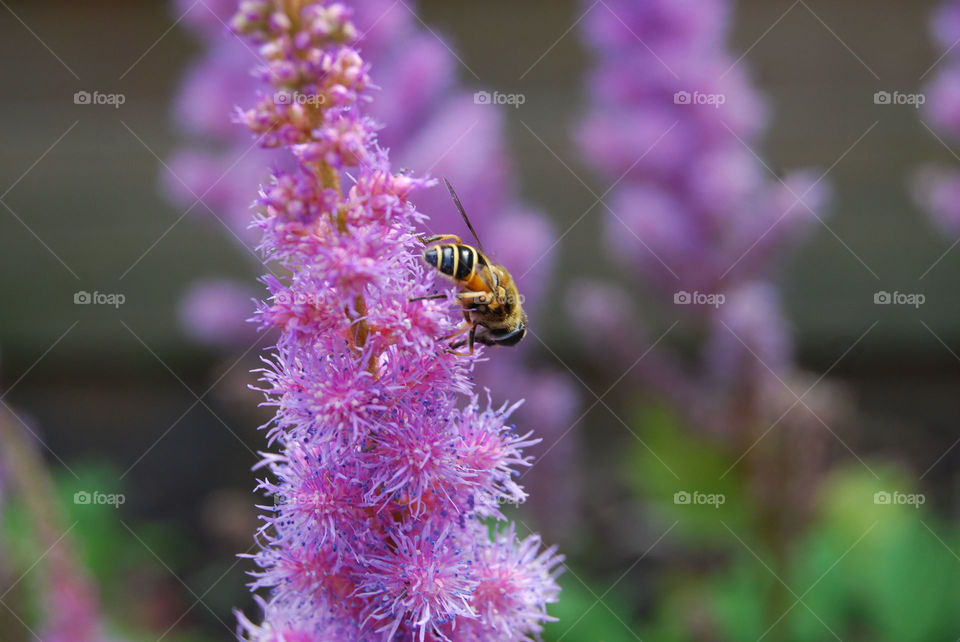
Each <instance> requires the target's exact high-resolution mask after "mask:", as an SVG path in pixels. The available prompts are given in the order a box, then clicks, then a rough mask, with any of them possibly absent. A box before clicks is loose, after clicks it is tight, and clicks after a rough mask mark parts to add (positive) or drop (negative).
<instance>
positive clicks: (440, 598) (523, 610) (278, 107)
mask: <svg viewBox="0 0 960 642" xmlns="http://www.w3.org/2000/svg"><path fill="white" fill-rule="evenodd" d="M296 7H298V8H297V9H290V8H287V5H286V4H284V3H280V2H276V3H275V2H266V1H261V2H246V3H244V4H243V6H242V8H241V14H240V15H238V16H237V17H236V18H234V20H233V24H234V25H235V26H236V28H237V29H238V31H239V32H241V33H243V34H244V35H245V36H246V37H248V38H249V39H250V40H251V42H253V43H255V44H256V45H257V46H258V47H259V48H260V52H261V54H262V55H263V56H264V57H265V58H266V59H267V61H268V64H267V66H266V67H264V68H262V69H260V71H259V77H260V78H261V80H264V81H267V82H268V83H269V84H270V90H269V91H262V92H260V94H259V98H258V99H257V104H256V106H254V107H253V108H251V109H247V110H243V111H242V112H239V113H240V114H241V116H240V118H239V120H240V121H241V122H243V123H244V124H245V125H247V127H248V128H249V129H250V131H251V132H252V133H253V134H254V135H255V136H257V137H258V138H259V141H260V144H261V145H263V146H266V147H277V148H285V149H286V151H287V152H288V153H289V154H290V155H292V156H293V157H294V158H295V159H296V161H297V163H298V167H297V168H296V169H293V170H278V171H275V172H274V174H273V177H272V178H271V179H270V182H269V183H268V184H267V185H264V186H263V187H262V188H261V190H260V199H259V200H258V202H257V207H258V210H259V215H258V217H257V220H256V222H255V223H254V225H255V227H256V228H257V229H259V230H260V231H261V232H262V241H261V245H260V250H261V252H262V253H263V256H264V257H265V258H266V259H267V260H269V261H271V262H273V263H274V264H276V265H277V266H278V267H279V268H281V270H280V271H281V272H282V273H283V274H285V275H286V276H285V277H283V278H278V277H274V276H268V277H265V278H264V283H265V285H266V286H267V288H268V290H269V292H270V298H269V300H268V301H265V302H263V303H262V304H261V305H260V307H259V310H258V317H259V319H260V321H261V324H262V325H263V326H266V327H274V328H277V329H278V330H279V332H280V338H279V340H278V343H277V345H276V348H275V350H274V352H273V354H272V355H271V357H270V358H268V359H266V363H265V367H264V368H263V369H262V370H261V371H260V372H261V375H262V380H263V391H264V393H265V394H266V397H267V401H266V403H267V404H268V405H271V406H273V407H275V409H276V415H275V417H274V419H273V421H272V422H271V423H270V425H269V427H268V429H269V433H268V434H269V438H270V441H271V443H272V444H274V445H275V447H277V448H278V452H276V453H274V454H270V455H267V456H266V457H265V459H264V461H263V462H262V464H261V465H262V466H263V467H264V468H265V469H266V471H267V472H268V473H269V478H267V479H264V480H262V481H261V483H260V488H261V490H263V491H264V492H266V493H267V495H268V496H270V497H272V498H273V500H274V506H273V508H272V509H270V510H269V512H268V514H267V515H266V517H265V523H264V527H263V528H262V529H261V530H260V532H259V538H260V541H261V544H262V549H261V551H260V552H259V553H257V554H256V555H255V556H254V557H255V561H256V564H257V565H258V567H259V569H260V570H259V571H257V572H256V574H255V577H256V579H255V581H254V582H253V584H252V588H253V589H254V590H258V589H266V590H267V591H268V594H267V595H266V596H265V598H264V601H263V609H264V614H265V615H264V617H265V618H266V619H265V621H264V622H263V623H262V624H260V625H254V624H252V623H251V622H250V621H248V620H247V619H246V618H241V620H240V627H241V631H242V633H243V634H244V635H246V636H247V637H248V638H249V639H251V640H258V641H259V640H356V639H380V640H385V641H386V640H393V639H400V638H402V639H411V638H417V639H420V640H426V639H427V638H428V637H429V639H441V640H450V639H455V638H457V637H458V636H459V633H458V632H459V631H460V630H461V628H464V630H466V629H465V627H467V626H479V627H480V628H479V629H476V630H477V634H476V636H474V638H473V639H478V640H503V639H517V640H522V639H529V638H530V636H533V635H536V634H537V633H538V632H539V630H540V628H541V626H542V623H543V622H544V621H546V619H547V618H548V616H547V614H546V610H545V606H546V604H548V603H550V602H552V601H555V599H556V595H557V592H558V590H559V589H558V587H557V585H556V582H555V579H554V575H553V574H554V572H555V567H556V566H557V564H559V561H560V558H559V557H557V556H556V555H555V554H554V553H553V552H552V551H550V552H547V553H544V554H538V552H537V551H538V550H539V540H537V539H535V538H534V539H528V540H525V541H524V542H522V543H521V542H517V541H515V539H513V538H512V536H511V538H510V539H509V540H503V538H500V539H496V540H493V541H491V539H490V537H489V535H488V534H487V531H486V528H485V527H484V526H483V525H482V523H481V522H480V520H481V519H484V518H488V517H494V518H496V519H502V515H501V513H500V510H499V507H500V506H501V505H503V504H504V503H519V502H521V501H523V500H524V499H525V497H526V495H525V493H524V492H523V490H522V488H521V487H520V486H519V485H518V484H517V481H516V476H517V475H518V472H519V468H521V467H525V466H527V465H529V461H528V459H527V458H526V457H525V456H524V455H523V454H522V452H521V451H522V449H523V448H525V447H527V446H529V445H532V444H534V443H536V442H535V441H534V440H530V439H529V438H528V436H526V435H519V434H517V433H516V432H515V431H514V429H513V427H512V426H510V425H508V424H507V421H508V418H509V415H510V412H511V411H512V410H513V408H507V407H506V406H503V407H500V408H491V407H489V404H488V407H487V408H485V409H481V408H480V407H479V405H478V403H477V399H476V396H475V395H473V394H472V382H471V380H470V377H471V373H472V370H473V364H474V361H475V359H469V358H464V357H461V356H457V355H455V354H453V353H452V352H451V351H450V350H449V348H448V345H447V344H448V341H447V340H444V339H443V337H444V336H447V335H449V334H451V333H452V332H454V331H455V330H456V329H457V326H458V324H459V323H460V320H459V310H458V306H457V305H456V303H455V302H454V301H453V299H452V297H450V298H448V299H443V300H434V301H411V299H412V298H415V297H417V296H420V295H423V294H426V293H428V292H431V291H435V290H436V289H437V288H447V285H446V283H445V282H440V281H436V280H435V272H433V271H428V270H427V269H425V266H424V265H423V262H422V260H421V258H420V252H421V250H422V245H421V244H420V242H419V241H418V240H417V234H418V224H420V223H422V222H423V221H424V220H425V217H424V216H423V215H422V214H420V213H419V212H418V211H417V209H416V208H415V207H414V205H413V204H412V202H411V200H410V198H411V196H412V195H413V194H414V193H415V192H417V191H418V190H422V189H424V188H426V187H429V186H431V185H432V182H430V181H425V180H422V179H418V178H413V177H410V176H407V175H402V174H395V173H393V172H392V170H391V167H390V162H389V160H388V157H387V153H386V152H385V151H384V150H382V149H380V148H379V147H378V146H377V143H376V131H377V129H378V125H377V124H376V123H375V122H374V121H373V120H372V119H370V118H369V117H368V115H367V106H368V103H369V101H370V100H371V98H372V94H371V92H370V88H371V80H370V76H369V73H370V71H369V69H370V68H369V65H368V64H367V62H366V61H365V60H364V59H363V58H362V57H361V56H360V54H359V52H358V50H357V49H356V48H355V47H354V44H355V40H356V38H357V34H358V30H357V29H356V28H355V27H354V26H353V25H352V23H351V22H350V20H349V11H348V10H347V9H346V8H345V7H344V6H343V5H340V4H336V3H332V4H326V3H321V2H314V3H305V4H297V5H296ZM281 92H287V93H286V94H282V93H281ZM281 95H288V96H311V97H312V99H311V100H307V101H299V100H288V99H283V100H279V99H278V96H281ZM481 351H482V350H481ZM463 402H465V405H464V404H463ZM459 406H462V407H459ZM510 532H511V534H512V531H510ZM494 546H496V547H499V548H500V549H501V552H500V553H499V554H498V555H499V556H501V557H502V556H505V560H506V562H509V564H507V566H508V567H509V576H510V578H512V579H513V580H515V582H516V587H517V591H518V597H517V600H518V601H517V603H516V604H515V605H513V606H510V605H507V606H508V607H509V609H508V612H507V613H506V614H503V613H501V612H499V611H497V610H496V609H495V608H492V607H491V606H490V604H489V602H490V599H491V598H490V593H489V591H486V590H484V591H481V590H480V588H481V587H484V586H487V585H486V584H484V582H485V581H488V580H490V578H491V577H492V573H493V571H492V570H490V569H491V568H492V563H487V564H481V563H480V561H481V560H488V559H490V557H489V554H488V550H489V549H490V547H494ZM511 548H512V550H513V552H512V553H511ZM496 559H500V557H497V558H496ZM505 573H506V571H505ZM505 582H506V580H504V584H503V585H504V586H506V583H505ZM521 591H522V593H519V592H521Z"/></svg>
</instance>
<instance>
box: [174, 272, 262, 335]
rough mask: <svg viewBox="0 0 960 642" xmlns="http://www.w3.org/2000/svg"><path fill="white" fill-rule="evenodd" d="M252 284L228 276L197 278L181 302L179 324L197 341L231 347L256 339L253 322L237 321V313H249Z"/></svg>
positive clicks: (253, 295)
mask: <svg viewBox="0 0 960 642" xmlns="http://www.w3.org/2000/svg"><path fill="white" fill-rule="evenodd" d="M255 298H256V293H255V291H254V289H253V288H251V287H249V286H248V285H247V284H245V283H240V282H237V281H230V280H227V279H210V280H208V281H196V282H195V283H193V285H192V286H191V287H190V290H189V291H188V292H187V295H186V297H185V298H184V299H183V300H182V301H181V303H180V324H181V326H182V327H183V328H184V329H185V330H186V331H187V332H188V333H189V335H190V338H192V339H193V340H194V341H196V342H198V343H201V344H205V345H210V346H216V347H221V348H222V347H231V346H234V345H239V344H243V343H246V344H247V345H249V344H251V343H253V341H255V340H256V335H257V332H256V328H255V326H254V325H253V324H250V323H248V324H246V325H243V326H241V325H238V324H237V322H236V319H237V317H242V316H244V315H246V316H247V317H249V316H250V302H251V301H252V300H254V299H255Z"/></svg>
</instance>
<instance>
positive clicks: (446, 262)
mask: <svg viewBox="0 0 960 642" xmlns="http://www.w3.org/2000/svg"><path fill="white" fill-rule="evenodd" d="M423 258H424V260H425V261H426V262H427V263H428V264H430V265H432V266H434V267H435V268H437V270H439V271H440V272H441V273H442V274H445V275H447V276H449V277H450V278H452V279H454V280H456V281H463V280H465V279H467V278H468V277H469V276H470V275H471V274H473V269H474V266H475V265H476V264H477V262H478V260H477V251H476V250H475V249H474V248H472V247H470V246H469V245H456V244H454V243H450V244H447V245H438V246H436V247H432V248H430V249H428V250H427V251H426V252H424V253H423Z"/></svg>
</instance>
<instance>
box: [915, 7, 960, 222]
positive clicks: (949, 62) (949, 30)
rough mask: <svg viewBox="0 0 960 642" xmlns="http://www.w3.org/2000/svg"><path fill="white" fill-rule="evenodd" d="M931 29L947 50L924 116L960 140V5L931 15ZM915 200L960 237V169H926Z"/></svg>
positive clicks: (917, 180) (917, 183)
mask: <svg viewBox="0 0 960 642" xmlns="http://www.w3.org/2000/svg"><path fill="white" fill-rule="evenodd" d="M930 30H931V32H932V35H933V38H934V40H935V41H936V42H937V44H938V45H939V46H940V47H942V48H944V49H945V50H946V53H944V61H943V65H942V66H941V68H940V70H939V71H938V72H937V73H936V74H934V76H933V78H932V79H931V80H930V82H929V83H928V84H927V86H926V88H925V90H924V92H925V94H926V96H927V102H926V104H925V106H924V114H925V116H926V117H927V118H928V119H929V120H930V122H931V124H932V126H933V128H934V129H936V130H937V131H938V132H939V133H940V134H941V135H943V136H945V137H946V138H948V139H950V140H953V141H957V140H960V56H958V55H957V53H956V51H954V47H955V46H956V43H957V40H960V2H958V1H957V0H947V1H946V2H944V3H943V5H941V7H940V8H939V9H937V10H936V11H935V12H934V13H933V16H932V20H931V23H930ZM913 194H914V200H915V201H916V202H917V203H918V204H919V205H920V206H921V207H923V208H924V209H926V210H927V212H928V213H929V214H930V216H931V218H932V219H933V222H934V223H935V224H936V226H937V227H938V228H939V229H940V231H941V232H942V233H943V234H945V235H946V236H948V237H950V238H953V237H956V236H958V235H960V200H958V196H960V170H955V169H947V168H942V167H932V166H928V167H924V168H922V169H921V170H920V171H919V172H917V174H916V175H915V176H914V180H913Z"/></svg>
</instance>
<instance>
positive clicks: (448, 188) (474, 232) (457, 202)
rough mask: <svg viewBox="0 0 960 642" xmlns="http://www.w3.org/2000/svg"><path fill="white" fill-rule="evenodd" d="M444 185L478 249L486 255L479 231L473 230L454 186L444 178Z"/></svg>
mask: <svg viewBox="0 0 960 642" xmlns="http://www.w3.org/2000/svg"><path fill="white" fill-rule="evenodd" d="M443 183H444V185H446V186H447V191H449V192H450V196H451V197H452V198H453V202H454V204H455V205H456V206H457V209H458V210H460V216H462V217H463V222H464V223H466V224H467V228H468V229H469V230H470V233H471V234H473V238H474V240H476V242H477V247H478V248H480V251H481V252H483V253H484V254H486V253H487V252H486V250H484V249H483V243H481V242H480V237H479V236H477V231H476V230H475V229H473V224H472V223H471V222H470V219H469V218H467V213H466V211H464V209H463V205H462V204H461V203H460V199H459V198H458V197H457V193H456V192H454V191H453V185H451V184H450V181H448V180H447V179H446V177H444V179H443Z"/></svg>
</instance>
